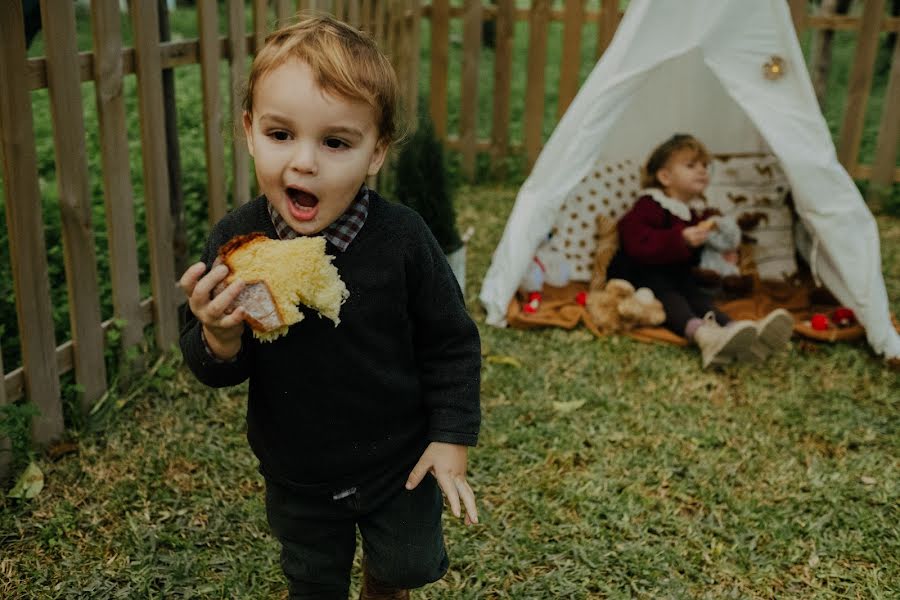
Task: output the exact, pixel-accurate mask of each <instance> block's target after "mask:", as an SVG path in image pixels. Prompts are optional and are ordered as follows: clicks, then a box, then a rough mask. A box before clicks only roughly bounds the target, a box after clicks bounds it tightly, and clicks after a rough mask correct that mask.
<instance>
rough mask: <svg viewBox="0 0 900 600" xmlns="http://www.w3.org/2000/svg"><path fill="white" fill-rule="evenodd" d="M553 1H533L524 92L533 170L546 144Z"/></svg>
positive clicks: (528, 154)
mask: <svg viewBox="0 0 900 600" xmlns="http://www.w3.org/2000/svg"><path fill="white" fill-rule="evenodd" d="M549 15H550V0H534V2H533V3H532V5H531V18H530V19H529V24H528V27H529V29H530V31H529V32H528V79H527V81H528V83H527V89H526V90H525V155H526V157H527V159H528V168H529V169H531V167H533V166H534V162H535V161H536V160H537V157H538V154H540V152H541V146H542V145H543V142H544V97H545V92H544V79H545V76H544V70H545V69H544V68H545V66H546V65H547V20H548V17H549Z"/></svg>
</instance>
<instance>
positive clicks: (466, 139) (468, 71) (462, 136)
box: [459, 0, 482, 181]
mask: <svg viewBox="0 0 900 600" xmlns="http://www.w3.org/2000/svg"><path fill="white" fill-rule="evenodd" d="M463 6H464V8H463V10H464V11H465V13H464V14H465V16H464V22H463V63H462V82H461V83H462V95H461V98H462V102H461V106H460V115H459V141H460V145H461V147H462V171H463V175H465V177H466V179H468V180H469V181H472V180H474V179H475V159H476V156H477V154H478V152H477V143H478V58H479V55H480V54H481V12H482V8H481V0H466V2H465V4H464V5H463Z"/></svg>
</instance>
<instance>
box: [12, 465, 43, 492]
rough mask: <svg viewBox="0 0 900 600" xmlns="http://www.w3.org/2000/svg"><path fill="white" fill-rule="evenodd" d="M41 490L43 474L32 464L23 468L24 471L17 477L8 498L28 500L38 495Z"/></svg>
mask: <svg viewBox="0 0 900 600" xmlns="http://www.w3.org/2000/svg"><path fill="white" fill-rule="evenodd" d="M42 489H44V473H43V472H42V471H41V469H40V468H39V467H38V466H37V465H36V464H34V463H33V462H32V463H28V466H27V467H25V471H24V472H23V473H22V475H21V476H20V477H19V480H18V481H17V482H16V485H15V486H14V487H13V489H11V490H10V492H9V494H8V496H9V497H10V498H25V499H26V500H29V499H31V498H34V497H35V496H37V495H38V494H40V493H41V490H42Z"/></svg>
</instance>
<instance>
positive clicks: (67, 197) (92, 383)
mask: <svg viewBox="0 0 900 600" xmlns="http://www.w3.org/2000/svg"><path fill="white" fill-rule="evenodd" d="M41 18H42V21H43V28H44V40H45V44H46V51H47V85H48V90H49V92H50V116H51V119H52V121H53V129H54V138H55V142H56V143H55V144H54V153H55V158H56V179H57V186H58V189H59V207H60V215H61V217H62V239H63V258H64V261H65V269H66V284H67V288H68V293H69V323H70V324H71V330H72V341H73V342H74V344H73V350H74V359H75V361H74V362H75V380H76V382H77V383H78V385H79V386H81V388H82V390H81V392H80V393H79V394H78V397H79V404H80V406H81V410H82V412H84V413H87V411H88V410H90V408H91V406H93V404H94V402H95V401H96V400H98V399H99V398H100V396H102V395H103V392H105V391H106V362H105V360H104V356H103V347H104V343H103V328H102V327H101V324H100V284H99V281H98V279H97V257H96V254H95V253H94V247H95V243H94V233H93V227H92V225H91V218H92V214H91V187H90V182H89V181H88V164H87V148H86V147H85V130H84V107H83V106H82V102H81V81H80V78H79V70H78V42H77V40H76V37H75V36H76V31H75V6H74V5H73V4H72V3H70V2H63V3H61V4H54V5H53V7H52V9H51V6H50V3H49V2H48V0H41Z"/></svg>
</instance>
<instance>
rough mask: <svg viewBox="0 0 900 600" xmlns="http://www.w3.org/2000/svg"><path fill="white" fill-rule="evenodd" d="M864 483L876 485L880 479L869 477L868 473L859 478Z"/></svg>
mask: <svg viewBox="0 0 900 600" xmlns="http://www.w3.org/2000/svg"><path fill="white" fill-rule="evenodd" d="M859 480H860V481H861V482H862V484H863V485H875V484H876V483H878V480H877V479H875V478H874V477H869V476H868V475H863V476H862V477H860V478H859Z"/></svg>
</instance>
